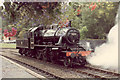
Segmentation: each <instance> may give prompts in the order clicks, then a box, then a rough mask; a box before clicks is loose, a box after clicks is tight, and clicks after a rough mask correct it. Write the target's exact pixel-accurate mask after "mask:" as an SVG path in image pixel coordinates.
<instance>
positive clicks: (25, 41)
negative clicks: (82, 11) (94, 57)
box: [16, 25, 91, 67]
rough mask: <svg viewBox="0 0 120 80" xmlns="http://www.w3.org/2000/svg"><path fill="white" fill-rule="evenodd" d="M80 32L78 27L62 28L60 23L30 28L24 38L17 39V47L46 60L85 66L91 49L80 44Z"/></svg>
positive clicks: (25, 52)
mask: <svg viewBox="0 0 120 80" xmlns="http://www.w3.org/2000/svg"><path fill="white" fill-rule="evenodd" d="M79 39H80V33H79V31H78V30H77V29H75V28H72V27H71V25H69V26H68V27H63V28H60V27H59V26H58V25H50V26H49V27H48V26H43V25H39V26H38V27H34V28H30V29H29V30H28V31H27V33H25V34H24V38H18V39H17V40H16V49H19V53H20V54H21V55H25V56H30V57H35V58H37V59H41V60H44V61H51V62H58V61H63V64H64V66H66V67H72V66H73V65H76V64H78V65H81V66H84V65H85V64H86V62H87V61H86V56H87V55H89V54H90V53H91V51H86V50H85V49H84V48H83V47H82V46H80V45H79Z"/></svg>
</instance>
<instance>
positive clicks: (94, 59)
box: [87, 14, 118, 71]
mask: <svg viewBox="0 0 120 80" xmlns="http://www.w3.org/2000/svg"><path fill="white" fill-rule="evenodd" d="M116 19H117V20H118V14H117V16H116ZM87 61H88V62H89V63H90V64H92V65H96V66H100V67H103V68H107V69H113V70H115V71H118V21H117V24H116V25H115V26H114V27H112V28H111V30H110V31H109V34H108V41H107V42H106V43H104V44H102V45H101V46H100V47H96V48H95V53H93V55H92V56H89V57H88V58H87Z"/></svg>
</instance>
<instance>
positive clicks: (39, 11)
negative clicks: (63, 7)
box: [1, 2, 61, 35]
mask: <svg viewBox="0 0 120 80" xmlns="http://www.w3.org/2000/svg"><path fill="white" fill-rule="evenodd" d="M60 4H61V3H58V2H13V3H11V2H4V6H5V9H2V10H1V12H2V13H1V16H2V19H3V27H4V28H5V29H9V25H13V26H14V27H16V28H17V30H18V33H17V35H19V32H20V31H21V30H22V29H23V28H26V29H29V28H30V27H36V26H38V25H39V24H44V25H48V24H52V23H53V22H56V21H57V15H59V14H60V11H59V9H60Z"/></svg>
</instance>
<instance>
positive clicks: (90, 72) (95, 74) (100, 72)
mask: <svg viewBox="0 0 120 80" xmlns="http://www.w3.org/2000/svg"><path fill="white" fill-rule="evenodd" d="M3 52H5V51H3ZM11 52H12V53H16V51H11ZM17 55H18V54H17ZM8 58H9V57H8ZM11 59H12V58H11ZM14 61H16V60H14ZM18 63H20V64H23V63H21V62H20V61H19V62H18ZM23 65H26V66H28V67H30V68H32V69H35V70H37V71H36V72H41V71H42V70H41V69H38V68H36V67H34V66H30V65H28V64H25V63H24V64H23ZM56 65H57V66H59V67H60V68H63V69H65V70H66V71H73V72H76V73H78V74H82V75H86V76H89V77H86V78H118V77H119V76H120V74H118V73H115V72H111V71H108V70H104V69H100V68H97V67H95V66H91V65H86V66H85V67H83V68H80V67H78V68H79V69H78V68H66V67H64V66H63V65H58V64H56ZM42 72H44V74H48V75H49V76H48V77H51V78H57V79H62V78H60V77H58V76H54V75H53V74H49V73H48V72H45V71H42ZM84 78H85V77H84Z"/></svg>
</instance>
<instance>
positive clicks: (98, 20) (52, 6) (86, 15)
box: [0, 2, 119, 39]
mask: <svg viewBox="0 0 120 80" xmlns="http://www.w3.org/2000/svg"><path fill="white" fill-rule="evenodd" d="M93 4H95V2H93ZM48 5H49V7H47V6H48ZM90 5H91V2H86V3H82V2H70V3H69V5H67V3H63V4H61V3H59V2H49V3H48V2H20V3H18V2H14V3H12V4H11V3H10V2H5V3H4V6H5V9H2V8H1V7H0V11H1V13H0V15H1V16H2V18H3V22H2V23H3V27H4V28H7V29H9V28H11V27H16V28H17V30H18V33H17V36H19V37H22V34H23V33H24V31H25V30H26V29H29V28H30V27H36V26H38V25H39V24H43V25H48V24H52V23H58V22H59V20H60V19H61V20H63V21H65V20H66V19H68V20H71V21H72V27H75V28H77V29H79V30H80V35H81V39H88V38H89V39H105V38H106V35H107V34H108V32H109V30H110V29H111V28H112V27H113V26H114V24H115V16H116V14H117V9H118V5H119V3H118V2H96V5H97V7H96V8H95V9H94V10H91V8H89V6H90ZM43 6H46V7H47V8H43ZM78 10H80V14H79V15H78ZM23 28H24V29H23ZM19 33H20V34H19Z"/></svg>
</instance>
